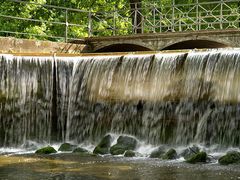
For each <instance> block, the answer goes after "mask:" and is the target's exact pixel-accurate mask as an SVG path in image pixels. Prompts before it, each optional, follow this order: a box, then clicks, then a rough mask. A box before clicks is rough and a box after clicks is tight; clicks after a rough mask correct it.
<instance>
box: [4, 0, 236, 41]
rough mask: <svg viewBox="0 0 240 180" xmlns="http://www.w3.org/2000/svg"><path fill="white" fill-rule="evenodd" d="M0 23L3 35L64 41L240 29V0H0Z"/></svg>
mask: <svg viewBox="0 0 240 180" xmlns="http://www.w3.org/2000/svg"><path fill="white" fill-rule="evenodd" d="M103 9H104V8H103ZM26 10H27V11H26ZM21 11H24V12H29V13H25V14H24V13H21ZM9 12H10V13H9ZM0 24H1V26H0V35H1V36H14V37H20V38H38V39H48V40H54V41H56V40H57V41H66V42H67V41H71V40H78V39H81V38H83V37H90V36H114V35H129V34H136V33H161V32H182V31H199V30H214V29H239V27H240V26H239V25H240V1H239V0H218V1H211V2H204V1H202V0H194V3H191V4H189V3H183V4H179V3H175V0H172V4H161V1H156V2H153V3H149V2H147V3H144V2H142V3H141V4H137V3H135V4H128V3H127V4H126V5H125V6H122V7H118V6H114V7H112V9H111V10H110V11H104V10H101V11H96V10H94V9H85V10H84V9H81V10H80V9H74V8H67V7H58V6H53V5H46V4H38V3H34V2H28V1H24V0H5V1H4V2H3V3H1V4H0Z"/></svg>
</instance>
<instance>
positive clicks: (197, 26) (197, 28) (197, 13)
mask: <svg viewBox="0 0 240 180" xmlns="http://www.w3.org/2000/svg"><path fill="white" fill-rule="evenodd" d="M196 18H197V19H196V22H197V23H196V30H197V31H198V30H199V29H200V28H199V26H200V23H199V4H198V0H196Z"/></svg>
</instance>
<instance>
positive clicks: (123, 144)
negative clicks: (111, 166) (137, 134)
mask: <svg viewBox="0 0 240 180" xmlns="http://www.w3.org/2000/svg"><path fill="white" fill-rule="evenodd" d="M136 146H137V140H136V139H135V138H133V137H130V136H120V137H119V138H118V140H117V144H115V145H113V146H112V147H111V148H110V153H111V154H112V155H119V154H124V152H125V151H127V150H134V149H135V148H136Z"/></svg>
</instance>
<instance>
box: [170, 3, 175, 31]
mask: <svg viewBox="0 0 240 180" xmlns="http://www.w3.org/2000/svg"><path fill="white" fill-rule="evenodd" d="M174 16H175V0H172V21H171V27H172V29H171V30H172V32H174V31H175V30H174V18H175V17H174Z"/></svg>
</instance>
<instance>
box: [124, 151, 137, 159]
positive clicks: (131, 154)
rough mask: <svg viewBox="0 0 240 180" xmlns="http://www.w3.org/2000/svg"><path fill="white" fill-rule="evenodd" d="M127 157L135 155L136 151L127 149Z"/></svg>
mask: <svg viewBox="0 0 240 180" xmlns="http://www.w3.org/2000/svg"><path fill="white" fill-rule="evenodd" d="M124 156H125V157H134V156H135V152H134V151H131V150H127V151H126V152H125V154H124Z"/></svg>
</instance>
